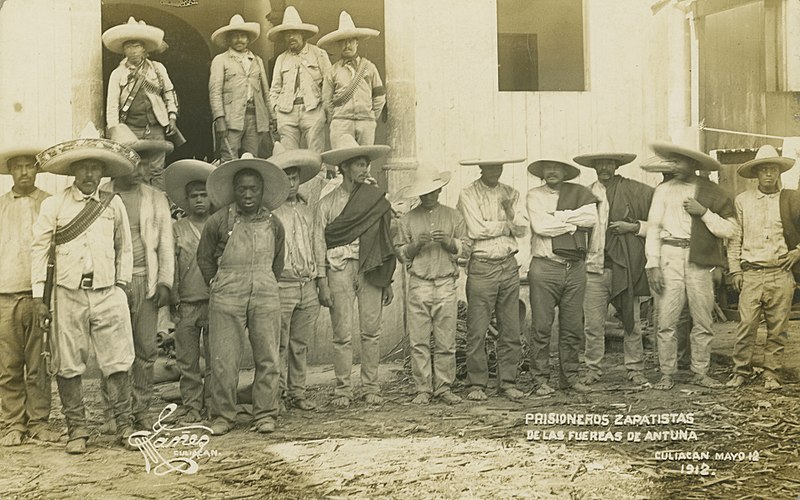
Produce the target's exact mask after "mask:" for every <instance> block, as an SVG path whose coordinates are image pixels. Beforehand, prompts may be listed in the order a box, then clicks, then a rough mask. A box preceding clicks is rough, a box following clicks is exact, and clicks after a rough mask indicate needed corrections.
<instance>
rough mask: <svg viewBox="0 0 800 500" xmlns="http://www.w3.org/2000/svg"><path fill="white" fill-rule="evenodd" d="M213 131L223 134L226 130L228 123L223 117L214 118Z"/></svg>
mask: <svg viewBox="0 0 800 500" xmlns="http://www.w3.org/2000/svg"><path fill="white" fill-rule="evenodd" d="M214 131H216V132H217V133H218V134H224V133H226V132H227V131H228V124H227V123H226V122H225V117H222V116H220V117H219V118H217V119H216V120H214Z"/></svg>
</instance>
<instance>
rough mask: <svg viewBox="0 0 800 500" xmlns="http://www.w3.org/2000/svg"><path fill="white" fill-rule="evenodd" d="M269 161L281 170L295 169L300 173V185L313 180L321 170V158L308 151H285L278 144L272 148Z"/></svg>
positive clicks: (317, 154) (282, 146) (281, 145)
mask: <svg viewBox="0 0 800 500" xmlns="http://www.w3.org/2000/svg"><path fill="white" fill-rule="evenodd" d="M268 159H269V161H271V162H272V163H274V164H275V165H277V166H278V167H280V168H281V169H283V170H286V169H287V168H291V167H295V168H297V169H298V170H299V172H300V184H303V183H306V182H308V181H310V180H311V179H313V178H314V177H315V176H316V175H317V174H318V173H319V170H320V168H322V157H321V156H320V155H319V153H315V152H314V151H311V150H310V149H286V148H285V147H284V145H283V144H281V143H280V142H275V144H274V145H273V146H272V156H270V157H269V158H268Z"/></svg>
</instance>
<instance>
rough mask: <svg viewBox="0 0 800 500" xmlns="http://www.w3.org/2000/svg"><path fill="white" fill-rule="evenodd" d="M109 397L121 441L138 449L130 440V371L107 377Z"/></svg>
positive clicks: (126, 446) (133, 448)
mask: <svg viewBox="0 0 800 500" xmlns="http://www.w3.org/2000/svg"><path fill="white" fill-rule="evenodd" d="M105 385H106V387H107V389H108V398H109V402H110V404H111V408H112V411H113V415H114V423H115V424H116V429H117V439H118V440H119V443H120V444H121V445H122V446H123V447H125V448H126V449H129V450H136V449H137V448H136V446H134V445H133V444H131V443H129V442H128V438H129V437H130V435H131V434H133V424H132V421H131V385H130V378H129V377H128V372H117V373H113V374H111V375H109V376H108V378H107V379H106V384H105Z"/></svg>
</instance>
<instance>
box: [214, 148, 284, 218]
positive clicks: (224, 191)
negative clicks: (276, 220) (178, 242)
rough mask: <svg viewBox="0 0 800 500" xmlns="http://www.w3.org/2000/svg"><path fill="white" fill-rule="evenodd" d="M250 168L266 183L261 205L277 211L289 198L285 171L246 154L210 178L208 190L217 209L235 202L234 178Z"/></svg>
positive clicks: (222, 166) (220, 167)
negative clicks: (241, 171) (238, 173)
mask: <svg viewBox="0 0 800 500" xmlns="http://www.w3.org/2000/svg"><path fill="white" fill-rule="evenodd" d="M246 168H250V169H253V170H255V171H256V172H258V173H259V174H260V175H261V179H262V180H263V181H264V196H263V198H262V199H261V204H262V205H263V206H265V207H267V208H268V209H269V210H275V209H276V208H278V207H279V206H281V205H282V204H283V202H285V201H286V198H287V197H288V196H289V179H288V178H287V177H286V174H285V173H283V170H281V169H280V167H278V166H277V165H275V164H274V163H272V162H271V161H269V160H264V159H262V158H254V157H253V155H251V154H250V153H245V154H243V155H242V157H241V158H240V159H238V160H231V161H228V162H225V163H223V164H222V165H221V166H219V167H218V168H216V169H214V171H213V172H211V174H210V175H209V176H208V179H207V180H206V190H208V196H209V198H211V203H213V204H214V205H215V206H217V207H224V206H226V205H230V204H231V203H233V202H234V201H235V199H236V198H235V196H234V194H233V177H234V176H235V175H236V173H237V172H239V171H240V170H244V169H246Z"/></svg>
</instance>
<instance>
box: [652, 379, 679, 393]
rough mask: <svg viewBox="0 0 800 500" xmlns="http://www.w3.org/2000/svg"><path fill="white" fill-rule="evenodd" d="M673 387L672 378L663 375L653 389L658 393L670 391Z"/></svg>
mask: <svg viewBox="0 0 800 500" xmlns="http://www.w3.org/2000/svg"><path fill="white" fill-rule="evenodd" d="M674 386H675V382H673V381H672V377H670V376H669V375H663V376H662V377H661V380H659V381H658V382H657V383H656V385H655V386H653V388H654V389H656V390H659V391H668V390H670V389H672V388H673V387H674Z"/></svg>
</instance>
